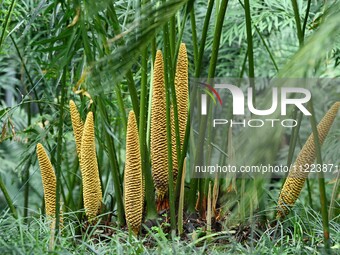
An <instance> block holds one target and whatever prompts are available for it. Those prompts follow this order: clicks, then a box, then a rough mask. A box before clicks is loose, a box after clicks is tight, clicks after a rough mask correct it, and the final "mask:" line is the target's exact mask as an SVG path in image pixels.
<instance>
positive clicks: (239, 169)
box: [194, 164, 339, 175]
mask: <svg viewBox="0 0 340 255" xmlns="http://www.w3.org/2000/svg"><path fill="white" fill-rule="evenodd" d="M290 169H291V170H293V171H301V172H306V173H333V174H336V173H338V172H339V165H337V164H311V165H310V164H306V165H299V166H297V165H290V166H288V165H272V164H260V165H241V166H235V165H218V164H216V165H204V166H197V165H196V166H195V167H194V171H195V173H196V174H199V173H203V174H216V173H259V174H263V175H265V174H268V173H275V174H277V173H288V172H289V170H290Z"/></svg>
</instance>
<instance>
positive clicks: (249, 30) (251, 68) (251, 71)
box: [244, 0, 256, 105]
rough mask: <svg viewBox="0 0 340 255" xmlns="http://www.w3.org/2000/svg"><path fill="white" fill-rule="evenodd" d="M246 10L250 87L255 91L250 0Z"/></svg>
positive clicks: (247, 2) (246, 4) (246, 3)
mask: <svg viewBox="0 0 340 255" xmlns="http://www.w3.org/2000/svg"><path fill="white" fill-rule="evenodd" d="M244 11H245V15H246V28H247V43H248V68H249V74H248V76H249V78H250V87H251V88H253V91H255V83H254V77H255V71H254V69H255V68H254V52H253V33H252V24H251V14H250V5H249V0H244ZM255 94H256V93H253V98H252V101H253V105H255Z"/></svg>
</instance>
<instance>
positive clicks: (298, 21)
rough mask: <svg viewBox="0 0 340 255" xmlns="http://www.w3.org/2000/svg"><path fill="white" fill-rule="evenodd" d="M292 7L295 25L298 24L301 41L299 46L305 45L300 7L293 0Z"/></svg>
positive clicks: (297, 30) (297, 29) (298, 34)
mask: <svg viewBox="0 0 340 255" xmlns="http://www.w3.org/2000/svg"><path fill="white" fill-rule="evenodd" d="M292 6H293V10H294V18H295V23H296V33H297V37H298V39H299V44H300V46H301V45H302V44H303V41H304V37H303V33H302V29H301V21H300V13H299V6H298V4H297V1H296V0H292Z"/></svg>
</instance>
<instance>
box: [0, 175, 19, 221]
mask: <svg viewBox="0 0 340 255" xmlns="http://www.w3.org/2000/svg"><path fill="white" fill-rule="evenodd" d="M0 189H1V191H2V193H3V194H4V196H5V199H6V202H7V205H8V207H9V209H10V210H11V213H12V214H13V217H14V218H15V219H18V214H17V210H16V209H15V206H14V204H13V201H12V199H11V197H10V195H9V193H8V191H7V189H6V186H5V183H4V182H3V181H2V178H1V175H0Z"/></svg>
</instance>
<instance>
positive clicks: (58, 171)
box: [55, 67, 67, 236]
mask: <svg viewBox="0 0 340 255" xmlns="http://www.w3.org/2000/svg"><path fill="white" fill-rule="evenodd" d="M66 73H67V70H66V67H64V69H63V74H62V78H61V82H60V85H61V86H60V92H61V100H60V107H59V122H58V138H57V164H56V179H57V187H56V211H55V212H56V222H55V235H56V236H57V235H58V233H59V223H60V193H61V162H62V145H63V144H62V142H63V134H64V105H65V101H66V94H67V92H66Z"/></svg>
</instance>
